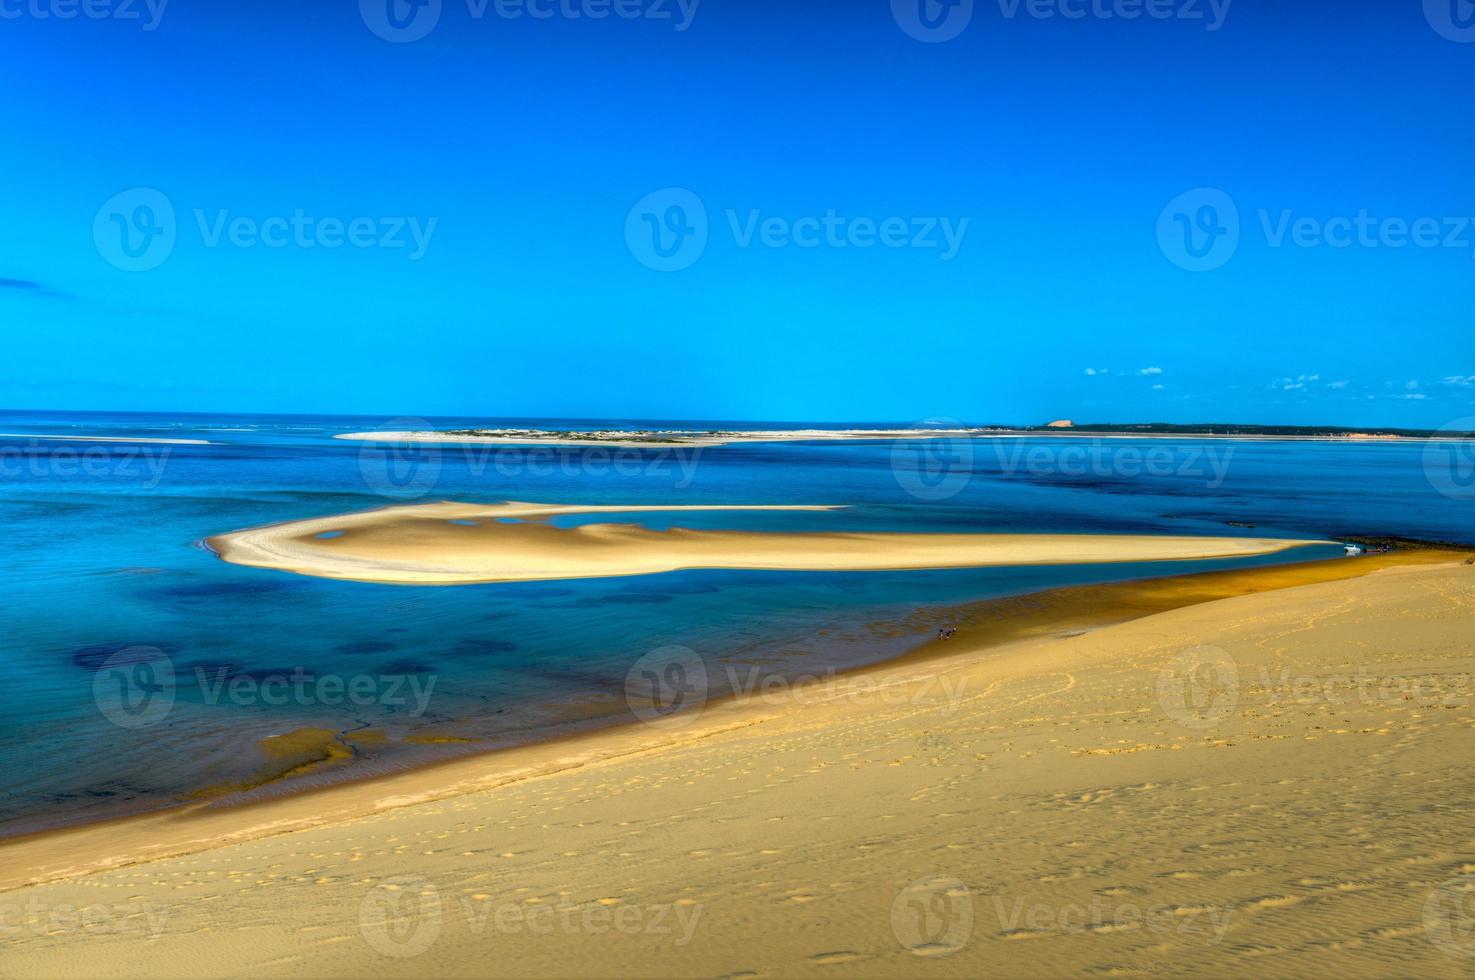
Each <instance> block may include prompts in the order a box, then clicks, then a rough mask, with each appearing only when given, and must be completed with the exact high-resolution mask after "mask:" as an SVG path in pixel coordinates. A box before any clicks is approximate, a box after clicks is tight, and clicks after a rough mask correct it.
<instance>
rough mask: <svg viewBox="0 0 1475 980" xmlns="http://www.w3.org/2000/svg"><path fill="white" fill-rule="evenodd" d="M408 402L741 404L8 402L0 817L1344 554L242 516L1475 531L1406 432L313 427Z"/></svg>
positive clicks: (1439, 534) (465, 734)
mask: <svg viewBox="0 0 1475 980" xmlns="http://www.w3.org/2000/svg"><path fill="white" fill-rule="evenodd" d="M417 424H418V425H422V426H426V427H436V428H446V427H458V426H470V425H510V426H548V427H576V428H577V427H583V428H606V427H619V428H626V427H641V426H656V425H659V426H661V427H690V428H696V429H706V428H712V427H726V428H762V427H764V425H762V424H755V423H744V422H727V423H721V424H720V425H718V424H714V423H706V422H692V423H669V422H666V423H647V422H641V421H639V420H585V421H572V422H571V421H567V420H563V421H553V420H539V419H517V420H506V421H500V420H499V421H489V420H485V419H444V418H431V419H426V420H403V419H399V420H390V419H385V418H383V417H373V418H362V417H361V418H354V417H342V416H329V417H308V416H184V415H122V414H91V413H89V414H80V413H78V414H64V413H17V412H10V413H0V431H3V432H6V433H14V434H15V435H10V436H5V437H3V438H0V517H3V527H4V529H5V532H6V533H5V541H6V544H7V551H8V555H7V559H8V560H6V561H4V562H3V563H0V608H3V610H4V622H5V629H4V630H3V632H0V662H3V663H5V664H6V665H7V667H8V668H9V670H8V671H7V678H8V681H9V683H8V685H7V688H8V691H9V694H10V697H9V698H8V700H7V706H8V710H7V711H6V712H5V717H4V721H3V723H0V833H16V832H21V831H24V830H27V829H33V828H36V827H40V826H46V825H52V824H56V823H62V822H71V821H77V820H85V819H93V818H100V817H105V816H109V815H115V814H122V813H126V812H131V811H136V810H139V809H146V808H153V807H157V806H160V805H166V804H168V803H171V802H176V801H180V800H183V799H187V798H189V796H190V794H191V793H192V792H193V791H195V790H197V789H198V788H199V787H202V786H212V785H221V784H228V783H241V782H247V783H249V782H250V781H251V780H252V778H253V776H255V775H256V774H259V773H261V772H262V771H263V767H265V766H268V765H269V764H270V763H269V760H267V759H266V758H265V757H264V756H263V755H262V754H261V752H260V750H259V749H258V748H257V743H258V741H259V740H260V739H262V738H265V737H268V736H272V735H277V734H282V733H284V732H288V731H291V730H293V729H296V728H302V727H313V728H324V729H328V730H330V731H334V732H354V731H363V730H369V729H372V730H376V731H382V732H385V733H387V738H386V739H384V740H383V741H380V742H374V743H367V742H365V743H362V744H358V743H355V744H356V746H357V747H356V751H357V753H358V757H357V758H356V759H355V761H354V763H353V764H352V765H350V766H348V767H345V768H343V769H339V770H333V771H330V772H326V773H324V774H319V775H313V776H308V777H305V779H306V780H307V781H315V780H318V781H320V780H323V779H328V778H342V777H343V776H344V775H345V774H347V775H349V776H351V775H355V774H368V773H373V772H380V771H384V770H387V769H392V768H395V767H401V766H407V765H414V764H417V763H421V762H425V761H430V760H432V759H435V758H440V757H444V756H445V755H447V754H453V753H458V752H468V751H480V750H484V749H486V748H489V747H494V746H497V745H503V744H512V743H516V742H521V741H527V740H531V739H537V738H545V737H548V736H550V735H553V734H557V733H559V732H563V731H567V730H570V728H571V727H576V726H582V725H587V724H596V723H607V722H612V721H621V720H628V719H629V718H630V717H631V712H630V708H629V706H628V704H627V703H626V700H625V698H624V696H623V695H624V690H625V687H624V685H625V681H626V677H627V674H628V673H629V672H630V670H631V667H632V665H634V664H635V663H636V661H637V660H638V659H639V658H641V657H642V656H644V655H646V654H649V653H650V652H651V651H653V650H657V649H662V648H666V647H669V646H671V645H680V646H682V647H686V648H689V649H690V650H691V651H693V652H694V653H695V655H697V656H699V657H700V658H702V660H703V661H704V662H706V663H708V664H710V665H712V666H713V671H712V676H713V678H714V679H715V678H721V677H723V676H729V675H728V674H725V673H724V671H725V670H727V669H729V668H730V667H731V666H732V665H739V666H741V667H742V669H743V670H744V671H747V670H748V669H749V668H750V667H752V666H754V665H756V667H757V669H760V670H762V671H766V672H767V671H771V672H777V673H781V674H787V675H793V674H797V673H816V672H820V671H823V670H825V669H827V668H834V667H843V666H847V665H855V664H859V663H865V662H872V661H875V660H879V659H884V658H886V657H889V656H893V655H896V654H898V653H900V652H903V651H904V650H905V649H907V648H908V647H910V646H912V645H914V644H915V643H916V642H918V641H919V640H921V639H922V638H923V635H924V633H925V632H926V630H925V628H921V627H917V628H916V631H915V632H914V633H913V632H908V631H905V630H903V631H898V630H897V629H896V628H895V627H894V625H890V626H887V625H886V624H896V623H897V622H899V621H900V620H902V619H903V618H904V617H907V616H909V615H910V614H913V613H915V612H916V611H917V610H919V609H921V610H925V609H927V608H929V607H933V606H936V607H939V608H940V607H943V606H946V605H949V604H955V603H959V602H964V601H967V600H971V599H980V598H986V597H991V596H998V595H1005V594H1011V593H1019V592H1026V591H1033V590H1037V589H1041V588H1048V587H1051V586H1055V585H1061V584H1068V583H1077V582H1090V581H1106V580H1116V579H1125V578H1132V577H1141V576H1151V575H1162V574H1171V573H1174V572H1178V571H1183V570H1185V568H1187V569H1191V570H1199V569H1208V568H1217V567H1230V566H1234V565H1244V564H1254V563H1260V562H1266V561H1284V560H1295V559H1304V558H1310V557H1322V556H1330V555H1333V554H1337V553H1340V549H1339V548H1335V547H1332V546H1319V547H1311V548H1305V549H1299V550H1297V551H1295V552H1291V553H1288V554H1286V555H1282V556H1278V557H1275V558H1269V559H1263V558H1262V559H1250V560H1241V561H1232V562H1196V563H1186V564H1185V563H1177V564H1174V563H1156V564H1147V565H1113V566H1087V567H1076V566H1058V567H1049V568H1033V569H979V570H954V571H935V572H868V573H838V574H837V573H814V572H789V573H774V572H735V571H721V570H707V571H689V572H676V573H670V574H664V575H652V576H642V577H634V578H618V579H594V580H581V581H567V582H539V583H511V584H499V585H470V586H455V587H404V586H388V585H372V584H364V583H354V582H337V581H329V580H322V579H313V578H307V577H302V576H295V575H291V574H287V573H281V572H273V571H268V570H260V569H251V568H242V567H238V566H234V565H229V564H226V563H224V562H222V561H220V560H219V559H217V558H216V557H215V556H214V555H212V554H211V553H210V552H209V551H208V550H207V549H205V548H203V547H202V546H201V544H200V542H201V540H202V539H203V538H205V537H207V536H209V535H213V534H219V533H222V532H226V531H232V530H237V529H240V528H243V527H248V526H253V525H258V524H265V523H271V522H276V521H284V520H293V519H298V518H304V517H310V516H318V515H325V514H333V513H339V512H343V511H350V510H361V509H364V508H369V507H377V506H383V505H385V504H391V503H411V502H416V501H429V500H438V499H450V500H463V501H477V502H496V501H502V500H527V501H539V502H559V503H564V502H567V503H579V502H587V503H598V504H632V505H634V504H804V503H813V504H845V505H847V507H846V509H844V510H841V511H835V512H827V513H814V512H806V513H783V512H764V513H722V512H712V513H702V514H690V513H688V514H680V515H638V516H634V517H631V518H629V519H631V520H639V521H641V522H642V523H647V524H650V525H653V526H669V525H671V524H680V525H682V526H700V527H731V528H765V529H772V530H885V531H971V532H983V531H1047V532H1048V531H1071V532H1087V533H1090V532H1147V533H1151V532H1158V533H1180V534H1215V535H1223V534H1253V535H1268V536H1297V537H1300V536H1315V537H1322V536H1328V537H1333V538H1335V537H1339V536H1342V535H1347V534H1372V533H1378V534H1396V535H1402V536H1408V537H1418V538H1425V539H1438V540H1450V541H1459V542H1464V543H1471V544H1475V502H1472V500H1471V499H1470V498H1471V494H1470V493H1469V487H1470V482H1471V481H1470V476H1471V472H1470V466H1469V460H1468V458H1463V456H1462V454H1461V453H1460V452H1457V451H1455V450H1453V449H1448V448H1439V449H1435V450H1431V449H1430V448H1429V447H1426V446H1424V445H1422V444H1378V443H1356V444H1345V443H1315V442H1273V441H1237V442H1224V441H1195V440H1192V439H1173V440H1135V439H1134V440H1091V439H1075V438H1064V439H1060V438H1047V439H1046V438H1042V439H974V440H941V441H938V442H935V443H931V442H922V441H915V440H901V441H894V440H893V441H877V442H848V443H839V442H820V441H815V442H794V443H773V444H744V445H736V446H728V447H716V448H706V449H702V450H700V451H697V450H695V449H691V448H685V449H682V450H679V451H673V450H620V451H615V450H610V449H606V448H597V449H591V450H582V449H567V450H555V449H552V448H551V447H535V448H532V449H512V448H506V447H496V448H491V447H468V448H465V449H462V448H456V447H444V448H440V449H428V450H425V449H421V450H416V449H410V448H403V447H401V448H399V449H395V448H393V447H390V448H384V447H379V446H374V445H366V444H361V443H355V442H349V441H344V440H335V439H333V438H332V436H333V435H334V434H335V433H342V432H353V431H363V430H369V429H386V428H388V429H403V428H411V427H415V425H417ZM883 425H887V423H854V424H852V425H851V426H846V427H870V426H876V427H880V426H883ZM772 427H774V428H791V427H798V424H796V423H773V424H772ZM40 434H49V435H61V434H90V435H104V434H106V435H116V436H124V437H151V438H170V439H204V440H209V443H210V444H209V445H167V446H166V445H138V444H122V443H84V442H65V441H58V440H54V439H46V438H42V437H40ZM577 519H581V518H573V519H570V520H577ZM582 519H589V518H582ZM594 519H598V520H609V519H612V518H610V517H609V516H607V515H600V516H599V517H598V518H594ZM614 519H619V518H614ZM921 621H922V622H925V621H926V617H925V616H923V617H921ZM914 622H915V620H914ZM744 676H748V675H747V674H744ZM407 736H409V737H411V738H414V737H420V738H422V739H424V738H431V739H434V740H435V741H432V742H430V743H429V744H411V743H410V742H407V741H405V739H406V737H407ZM447 738H451V739H468V740H470V741H466V742H455V741H445V739H447ZM291 783H292V781H287V783H286V784H276V785H275V786H274V787H272V788H271V790H270V791H272V792H275V791H280V787H281V786H282V785H288V786H290V785H291ZM257 792H261V791H257Z"/></svg>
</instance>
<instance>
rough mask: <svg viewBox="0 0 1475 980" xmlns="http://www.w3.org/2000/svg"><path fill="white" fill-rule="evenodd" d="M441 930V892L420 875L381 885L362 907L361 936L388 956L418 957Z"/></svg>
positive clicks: (360, 904)
mask: <svg viewBox="0 0 1475 980" xmlns="http://www.w3.org/2000/svg"><path fill="white" fill-rule="evenodd" d="M440 926H441V901H440V892H439V891H438V890H437V889H436V887H435V885H433V884H431V883H430V881H429V880H428V879H426V878H423V877H421V876H419V875H396V876H395V877H393V878H390V879H388V880H386V881H383V882H380V883H379V884H377V885H375V886H374V887H373V889H371V890H370V891H369V893H368V894H367V895H365V896H364V900H363V901H362V902H360V903H359V935H361V936H363V937H364V940H365V941H366V942H367V943H368V944H369V945H370V946H372V947H374V949H375V950H377V951H378V952H380V953H382V954H383V955H385V956H393V957H397V958H400V959H405V958H408V957H411V956H419V955H420V954H421V953H423V952H425V951H426V950H427V949H429V948H430V947H431V945H432V944H433V943H434V942H435V941H436V939H438V938H439V937H440Z"/></svg>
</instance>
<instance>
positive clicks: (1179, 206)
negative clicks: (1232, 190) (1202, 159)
mask: <svg viewBox="0 0 1475 980" xmlns="http://www.w3.org/2000/svg"><path fill="white" fill-rule="evenodd" d="M1157 244H1158V248H1159V249H1161V250H1162V253H1163V255H1164V256H1166V257H1167V259H1168V261H1169V262H1172V263H1173V264H1174V265H1176V266H1178V267H1179V268H1180V269H1186V270H1187V271H1189V272H1211V271H1213V270H1214V269H1217V268H1219V267H1220V266H1222V265H1224V263H1226V262H1228V261H1229V260H1230V259H1232V258H1234V253H1235V250H1236V249H1238V248H1239V208H1238V207H1236V206H1235V203H1234V199H1233V198H1231V197H1230V196H1229V195H1228V194H1226V193H1225V192H1224V191H1221V190H1219V189H1218V188H1217V187H1198V188H1195V189H1194V190H1191V191H1184V192H1183V193H1182V194H1179V195H1178V196H1177V197H1175V198H1173V199H1172V200H1171V201H1169V202H1168V203H1167V206H1166V207H1164V208H1163V210H1162V213H1161V214H1159V215H1158V219H1157Z"/></svg>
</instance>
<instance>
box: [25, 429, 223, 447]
mask: <svg viewBox="0 0 1475 980" xmlns="http://www.w3.org/2000/svg"><path fill="white" fill-rule="evenodd" d="M0 439H58V440H61V441H63V442H125V443H147V444H151V445H165V446H208V445H211V443H210V440H208V439H158V438H152V437H146V436H138V437H134V436H59V435H51V434H49V433H42V432H0Z"/></svg>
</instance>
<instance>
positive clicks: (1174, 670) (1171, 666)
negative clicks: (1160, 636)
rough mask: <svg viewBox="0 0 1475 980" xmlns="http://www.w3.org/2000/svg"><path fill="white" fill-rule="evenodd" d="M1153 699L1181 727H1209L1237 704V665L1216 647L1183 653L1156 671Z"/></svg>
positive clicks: (1195, 648) (1226, 714)
mask: <svg viewBox="0 0 1475 980" xmlns="http://www.w3.org/2000/svg"><path fill="white" fill-rule="evenodd" d="M1157 700H1158V704H1159V705H1160V706H1161V707H1162V709H1163V711H1164V712H1165V713H1166V714H1167V715H1168V717H1169V718H1172V719H1173V720H1174V721H1176V722H1177V723H1178V724H1180V725H1183V726H1184V727H1185V728H1197V729H1204V728H1213V727H1214V726H1215V725H1217V724H1219V723H1220V722H1222V721H1223V720H1224V719H1225V718H1228V717H1229V716H1230V715H1231V714H1232V713H1233V712H1234V709H1235V708H1236V707H1237V706H1238V705H1239V664H1238V663H1236V662H1235V659H1234V658H1233V657H1231V656H1230V655H1229V653H1228V652H1227V651H1225V650H1222V649H1220V648H1219V647H1214V646H1196V647H1191V648H1190V649H1187V650H1184V651H1182V652H1181V653H1179V654H1177V655H1176V656H1174V657H1172V658H1171V659H1170V660H1169V661H1168V662H1167V663H1166V664H1164V665H1163V667H1162V669H1161V670H1160V671H1158V675H1157Z"/></svg>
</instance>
